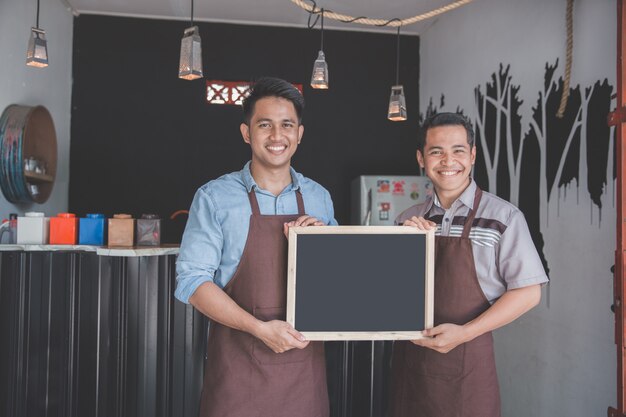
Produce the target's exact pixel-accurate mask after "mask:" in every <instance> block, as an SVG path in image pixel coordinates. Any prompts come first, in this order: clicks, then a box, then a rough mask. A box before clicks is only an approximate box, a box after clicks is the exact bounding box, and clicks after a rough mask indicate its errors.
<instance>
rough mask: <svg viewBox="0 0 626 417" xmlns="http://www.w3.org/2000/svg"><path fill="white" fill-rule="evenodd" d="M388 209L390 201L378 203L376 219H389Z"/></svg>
mask: <svg viewBox="0 0 626 417" xmlns="http://www.w3.org/2000/svg"><path fill="white" fill-rule="evenodd" d="M390 209H391V203H380V204H378V220H389V210H390Z"/></svg>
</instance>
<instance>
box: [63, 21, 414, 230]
mask: <svg viewBox="0 0 626 417" xmlns="http://www.w3.org/2000/svg"><path fill="white" fill-rule="evenodd" d="M198 25H199V27H200V34H201V36H202V42H203V44H202V46H203V60H204V74H205V79H201V80H196V81H185V80H179V79H178V78H177V71H178V59H179V48H180V39H181V37H182V34H183V30H184V28H185V27H186V26H188V22H182V21H163V20H148V19H133V18H120V17H108V16H93V15H92V16H90V15H84V14H83V15H81V16H80V17H77V18H76V19H75V21H74V62H73V78H74V85H73V92H72V127H71V146H70V196H69V207H70V210H71V211H72V212H75V213H77V214H81V215H82V214H84V213H88V212H103V213H105V214H107V215H111V214H113V213H118V212H128V213H131V214H134V215H139V214H141V213H143V212H156V213H158V214H160V215H161V216H168V215H169V214H171V213H172V212H174V211H176V210H179V209H187V208H188V207H189V205H190V203H191V200H192V198H193V195H194V193H195V190H196V189H197V188H198V187H199V186H201V185H202V184H204V183H205V182H207V181H209V180H210V179H213V178H216V177H218V176H220V175H222V174H224V173H227V172H231V171H234V170H239V169H241V167H242V166H243V164H244V163H245V162H246V161H247V160H248V159H249V158H250V151H249V149H248V145H246V144H245V143H244V142H243V140H242V139H241V136H240V133H239V124H240V122H241V109H240V107H239V106H224V105H210V104H207V103H206V100H205V80H206V79H217V80H233V81H237V80H251V79H253V78H255V77H258V76H261V75H271V76H277V77H281V78H284V79H286V80H289V81H291V82H293V83H302V84H304V97H305V100H306V109H305V115H304V125H305V133H304V138H303V141H302V145H301V146H300V148H299V149H298V152H297V153H296V155H295V157H294V159H293V166H294V167H295V168H296V170H298V171H300V172H302V173H303V174H304V175H306V176H309V177H311V178H313V179H315V180H316V181H318V182H320V183H321V184H322V185H324V186H325V187H326V188H328V189H329V191H330V192H331V194H332V196H333V200H334V203H335V211H336V218H337V220H338V221H339V222H340V223H344V224H347V223H348V222H349V215H350V207H349V201H350V197H349V189H350V188H349V186H350V181H351V180H352V179H353V178H354V177H356V176H358V175H362V174H391V175H394V174H397V175H414V174H417V163H416V161H415V137H416V133H417V126H418V124H417V119H418V114H419V108H418V79H419V38H417V37H410V36H402V38H401V68H400V83H401V84H403V85H404V86H405V94H406V97H407V108H408V112H409V120H408V121H406V122H395V123H394V122H390V121H388V120H387V118H386V112H387V104H388V100H389V92H390V87H391V85H393V84H394V83H395V62H396V60H395V52H396V44H395V42H396V36H395V34H373V33H364V32H354V31H328V30H327V31H326V32H325V34H324V50H325V53H326V59H327V62H328V64H329V69H330V87H331V88H330V90H328V91H316V90H313V89H311V88H310V87H309V85H308V83H309V80H310V76H311V69H312V66H313V61H314V59H315V57H316V56H317V51H318V49H319V41H320V37H319V30H318V29H315V30H309V29H306V27H305V28H303V29H298V28H278V27H267V26H245V25H232V24H217V23H199V24H198Z"/></svg>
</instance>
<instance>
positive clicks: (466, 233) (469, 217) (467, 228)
mask: <svg viewBox="0 0 626 417" xmlns="http://www.w3.org/2000/svg"><path fill="white" fill-rule="evenodd" d="M482 196H483V192H482V190H481V189H480V188H478V187H476V193H475V194H474V207H472V209H471V210H470V212H469V214H468V215H467V219H465V225H464V226H463V235H462V236H461V237H463V238H465V239H467V238H468V237H469V233H470V230H471V229H472V224H473V223H474V218H475V217H476V211H477V210H478V205H479V204H480V199H481V197H482Z"/></svg>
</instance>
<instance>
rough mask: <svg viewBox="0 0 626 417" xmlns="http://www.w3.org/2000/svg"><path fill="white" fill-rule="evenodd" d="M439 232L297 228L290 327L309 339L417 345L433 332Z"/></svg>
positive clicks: (291, 239)
mask: <svg viewBox="0 0 626 417" xmlns="http://www.w3.org/2000/svg"><path fill="white" fill-rule="evenodd" d="M433 243H434V234H433V232H423V231H419V230H417V229H415V228H412V227H402V226H394V227H385V226H332V227H293V228H291V229H290V235H289V269H288V271H289V277H288V287H287V321H288V322H289V323H290V324H291V325H292V326H294V327H295V328H296V329H297V330H298V331H300V332H302V333H303V334H304V335H305V336H306V337H307V338H308V339H309V340H397V339H417V338H419V337H421V331H422V330H424V328H426V327H430V326H432V321H433V319H432V299H433V271H432V270H433V265H434V264H433V259H434V258H433V256H434V248H433Z"/></svg>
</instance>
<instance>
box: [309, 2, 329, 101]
mask: <svg viewBox="0 0 626 417" xmlns="http://www.w3.org/2000/svg"><path fill="white" fill-rule="evenodd" d="M311 87H313V88H315V89H320V90H326V89H328V64H327V63H326V57H325V56H324V9H322V29H321V45H320V50H319V52H318V53H317V59H316V60H315V63H313V74H312V75H311Z"/></svg>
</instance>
